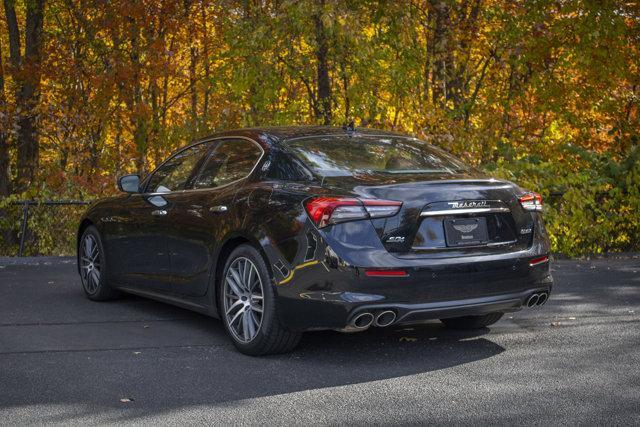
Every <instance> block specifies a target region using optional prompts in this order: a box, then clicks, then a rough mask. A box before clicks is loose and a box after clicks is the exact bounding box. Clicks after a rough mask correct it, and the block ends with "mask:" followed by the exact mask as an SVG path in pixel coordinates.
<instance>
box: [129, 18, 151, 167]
mask: <svg viewBox="0 0 640 427" xmlns="http://www.w3.org/2000/svg"><path fill="white" fill-rule="evenodd" d="M129 25H131V28H130V31H131V55H130V58H131V66H132V68H133V93H132V98H133V99H132V100H131V105H132V106H133V111H134V114H133V115H132V116H131V124H132V127H133V142H134V144H135V146H136V169H137V170H138V174H140V175H141V176H142V175H145V174H146V172H147V151H148V145H149V144H148V143H149V138H148V124H147V117H146V114H147V113H146V111H145V109H144V108H143V98H142V82H141V79H142V76H141V73H142V64H141V63H140V53H139V49H140V47H139V42H140V40H139V39H140V27H139V26H138V25H137V23H136V22H134V21H133V20H131V22H130V24H129Z"/></svg>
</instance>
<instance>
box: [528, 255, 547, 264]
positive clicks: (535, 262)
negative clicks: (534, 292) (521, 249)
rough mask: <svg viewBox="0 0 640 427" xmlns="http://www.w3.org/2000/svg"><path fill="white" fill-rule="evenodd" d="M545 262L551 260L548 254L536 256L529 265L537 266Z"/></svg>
mask: <svg viewBox="0 0 640 427" xmlns="http://www.w3.org/2000/svg"><path fill="white" fill-rule="evenodd" d="M545 262H549V257H548V256H543V257H540V258H534V259H532V260H531V261H529V267H535V266H536V265H540V264H544V263H545Z"/></svg>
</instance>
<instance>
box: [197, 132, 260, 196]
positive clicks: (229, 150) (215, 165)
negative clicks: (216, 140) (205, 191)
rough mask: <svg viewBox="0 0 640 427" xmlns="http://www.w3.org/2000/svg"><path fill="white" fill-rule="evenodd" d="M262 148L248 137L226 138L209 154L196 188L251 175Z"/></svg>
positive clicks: (217, 184) (216, 185) (218, 184)
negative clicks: (248, 139) (247, 138)
mask: <svg viewBox="0 0 640 427" xmlns="http://www.w3.org/2000/svg"><path fill="white" fill-rule="evenodd" d="M260 156H262V150H261V149H260V147H258V146H257V145H256V144H255V143H253V142H251V141H247V140H246V139H234V140H226V141H223V142H222V143H220V145H219V146H218V148H216V150H215V151H214V152H213V153H212V154H211V156H209V158H208V159H207V161H206V162H205V164H204V167H203V168H202V171H201V172H200V175H198V178H196V180H195V183H194V187H195V188H213V187H220V186H221V185H225V184H228V183H230V182H233V181H237V180H239V179H242V178H244V177H246V176H247V175H249V173H251V171H252V170H253V167H254V166H255V165H256V163H257V162H258V160H259V159H260Z"/></svg>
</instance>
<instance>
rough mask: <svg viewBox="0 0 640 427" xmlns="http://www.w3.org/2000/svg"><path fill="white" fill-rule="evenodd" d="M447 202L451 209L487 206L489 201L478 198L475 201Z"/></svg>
mask: <svg viewBox="0 0 640 427" xmlns="http://www.w3.org/2000/svg"><path fill="white" fill-rule="evenodd" d="M447 204H448V205H449V206H451V208H452V209H462V208H488V207H489V202H488V201H486V200H480V201H477V202H448V203H447Z"/></svg>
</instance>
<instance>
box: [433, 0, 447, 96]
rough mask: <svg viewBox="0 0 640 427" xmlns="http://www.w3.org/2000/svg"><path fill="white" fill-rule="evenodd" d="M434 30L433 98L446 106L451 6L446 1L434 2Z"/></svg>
mask: <svg viewBox="0 0 640 427" xmlns="http://www.w3.org/2000/svg"><path fill="white" fill-rule="evenodd" d="M432 7H433V13H434V19H433V23H434V26H433V27H434V28H433V35H432V38H431V45H432V48H431V52H432V55H431V56H432V64H433V69H432V73H431V96H432V102H433V103H434V104H438V103H439V104H441V105H442V104H444V102H445V100H446V99H447V97H448V94H447V82H448V80H447V72H448V70H447V63H448V62H449V61H448V60H447V57H448V56H449V52H448V50H449V47H448V46H447V45H448V36H449V26H450V25H451V23H450V20H449V5H448V4H447V3H446V2H445V1H433V2H432Z"/></svg>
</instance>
